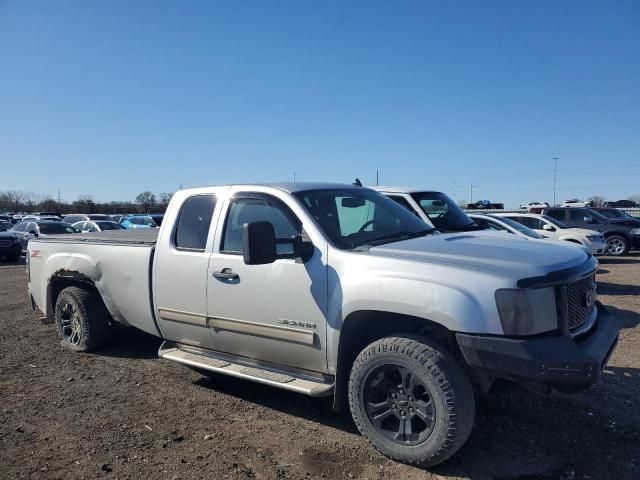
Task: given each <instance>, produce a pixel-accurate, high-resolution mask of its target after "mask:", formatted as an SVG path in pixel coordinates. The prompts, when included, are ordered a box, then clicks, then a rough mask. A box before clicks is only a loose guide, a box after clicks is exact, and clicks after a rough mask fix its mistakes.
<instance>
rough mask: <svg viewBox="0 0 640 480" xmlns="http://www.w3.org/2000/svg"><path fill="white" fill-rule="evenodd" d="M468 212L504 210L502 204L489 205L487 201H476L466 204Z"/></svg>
mask: <svg viewBox="0 0 640 480" xmlns="http://www.w3.org/2000/svg"><path fill="white" fill-rule="evenodd" d="M467 209H468V210H504V203H491V202H490V201H489V200H478V201H477V202H475V203H468V204H467Z"/></svg>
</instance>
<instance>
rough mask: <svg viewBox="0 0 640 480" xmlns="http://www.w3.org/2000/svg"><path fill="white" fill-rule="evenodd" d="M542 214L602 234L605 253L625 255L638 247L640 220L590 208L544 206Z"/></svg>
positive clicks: (639, 245) (639, 247) (639, 241)
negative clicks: (605, 214) (608, 215)
mask: <svg viewBox="0 0 640 480" xmlns="http://www.w3.org/2000/svg"><path fill="white" fill-rule="evenodd" d="M542 214H543V215H546V216H549V217H551V218H554V219H556V220H559V221H560V222H562V223H563V224H565V225H568V226H570V227H574V228H584V229H588V230H595V231H596V232H600V233H601V234H602V235H604V238H605V241H606V244H607V255H612V256H620V255H625V254H626V253H627V252H628V251H629V250H637V249H640V220H638V219H635V218H633V217H629V218H608V217H605V216H604V215H601V214H600V213H598V212H596V211H594V210H592V209H590V208H580V207H567V208H558V207H551V208H544V209H543V210H542Z"/></svg>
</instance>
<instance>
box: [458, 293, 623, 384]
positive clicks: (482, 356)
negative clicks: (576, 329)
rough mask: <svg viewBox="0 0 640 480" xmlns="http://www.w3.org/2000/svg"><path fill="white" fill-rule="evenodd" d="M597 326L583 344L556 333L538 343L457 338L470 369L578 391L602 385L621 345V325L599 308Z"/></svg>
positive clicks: (538, 338) (539, 338)
mask: <svg viewBox="0 0 640 480" xmlns="http://www.w3.org/2000/svg"><path fill="white" fill-rule="evenodd" d="M597 308H598V316H597V318H596V322H595V324H594V326H593V327H592V328H591V330H589V331H588V332H587V333H585V334H584V335H582V336H580V337H579V338H571V337H570V336H568V335H563V334H561V333H555V334H552V335H541V336H536V337H534V338H508V337H487V336H481V335H470V334H465V333H457V334H456V339H457V341H458V345H459V346H460V350H461V351H462V355H463V356H464V359H465V360H466V362H467V364H468V365H469V366H470V367H472V368H474V369H480V370H482V371H484V372H485V373H488V374H490V375H491V376H493V377H497V378H508V379H510V380H513V381H515V382H517V383H522V384H525V385H526V384H529V385H541V386H544V387H551V388H553V389H555V390H560V391H578V390H582V389H584V388H587V387H589V386H591V385H593V384H594V383H597V382H598V380H599V379H600V376H601V374H602V370H603V369H604V367H605V366H606V364H607V362H608V360H609V357H611V354H612V353H613V350H614V348H615V346H616V344H617V342H618V332H619V331H620V321H619V320H618V319H617V318H616V317H614V316H613V315H611V314H610V313H609V312H608V311H607V310H606V309H605V308H604V307H603V306H602V305H601V304H600V303H599V302H598V304H597Z"/></svg>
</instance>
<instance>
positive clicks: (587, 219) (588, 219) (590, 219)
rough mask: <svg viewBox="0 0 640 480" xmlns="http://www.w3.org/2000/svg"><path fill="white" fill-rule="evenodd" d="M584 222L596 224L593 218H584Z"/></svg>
mask: <svg viewBox="0 0 640 480" xmlns="http://www.w3.org/2000/svg"><path fill="white" fill-rule="evenodd" d="M582 220H583V221H584V222H585V223H594V221H593V218H591V217H584V218H583V219H582Z"/></svg>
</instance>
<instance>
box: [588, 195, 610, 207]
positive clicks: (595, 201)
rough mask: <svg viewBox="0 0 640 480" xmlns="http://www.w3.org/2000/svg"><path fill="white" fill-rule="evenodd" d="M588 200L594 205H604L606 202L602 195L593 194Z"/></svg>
mask: <svg viewBox="0 0 640 480" xmlns="http://www.w3.org/2000/svg"><path fill="white" fill-rule="evenodd" d="M587 201H588V202H589V205H591V206H592V207H604V204H605V202H606V200H605V198H604V197H601V196H600V195H593V196H591V197H589V198H587Z"/></svg>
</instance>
